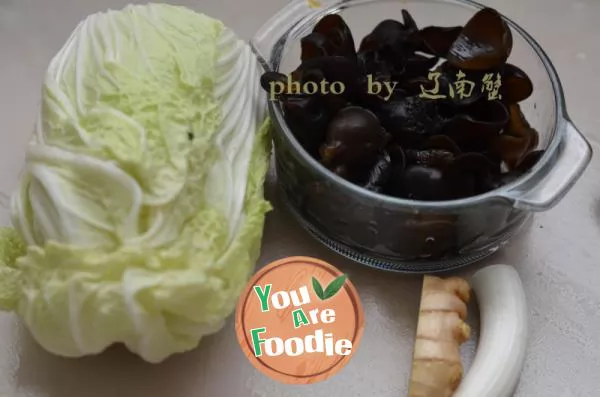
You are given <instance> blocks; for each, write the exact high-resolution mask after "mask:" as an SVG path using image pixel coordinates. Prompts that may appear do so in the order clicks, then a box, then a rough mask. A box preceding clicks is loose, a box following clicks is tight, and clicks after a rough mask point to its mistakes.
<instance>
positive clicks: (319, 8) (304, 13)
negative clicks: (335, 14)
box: [250, 0, 348, 70]
mask: <svg viewBox="0 0 600 397" xmlns="http://www.w3.org/2000/svg"><path fill="white" fill-rule="evenodd" d="M347 1H348V0H291V1H290V2H289V3H288V4H287V5H286V6H285V7H283V8H282V9H281V10H280V11H279V12H278V13H277V14H275V15H273V16H272V17H271V18H270V19H269V20H268V21H267V22H265V24H264V25H263V26H262V27H261V28H260V29H259V30H258V32H256V34H255V35H254V37H253V38H252V39H251V40H250V47H252V50H253V51H254V54H255V55H256V56H257V57H258V59H259V61H260V63H261V65H262V66H263V68H265V70H271V69H272V65H271V58H272V55H273V54H274V53H275V52H276V51H281V50H283V45H282V44H283V42H284V41H285V39H286V38H287V35H288V34H289V33H290V32H292V31H293V30H294V28H296V27H297V26H304V21H309V20H311V19H314V22H315V23H316V22H317V20H318V18H319V17H321V16H322V15H324V14H327V13H328V12H330V11H331V10H332V9H333V10H335V8H336V6H340V5H342V4H343V3H346V2H347Z"/></svg>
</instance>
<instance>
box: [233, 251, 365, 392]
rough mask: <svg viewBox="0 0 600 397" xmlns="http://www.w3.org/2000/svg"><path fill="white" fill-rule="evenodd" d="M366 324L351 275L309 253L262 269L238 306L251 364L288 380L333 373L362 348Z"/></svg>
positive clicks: (240, 334)
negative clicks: (349, 277)
mask: <svg viewBox="0 0 600 397" xmlns="http://www.w3.org/2000/svg"><path fill="white" fill-rule="evenodd" d="M363 329H364V314H363V309H362V305H361V303H360V299H359V296H358V293H357V292H356V289H355V288H354V286H353V285H352V283H351V282H350V280H349V279H348V277H347V276H346V275H345V274H343V273H342V272H340V271H339V270H338V269H336V268H335V267H334V266H332V265H330V264H328V263H326V262H323V261H321V260H318V259H314V258H308V257H291V258H285V259H281V260H278V261H276V262H273V263H271V264H269V265H267V266H266V267H264V268H262V269H261V270H260V271H259V272H258V273H256V274H255V275H254V277H252V279H251V280H250V282H249V283H248V286H247V287H246V289H245V291H244V292H243V293H242V295H241V297H240V300H239V303H238V306H237V311H236V333H237V338H238V341H239V343H240V345H241V346H242V350H243V351H244V353H245V354H246V356H247V357H248V359H249V360H250V362H251V363H252V365H254V367H256V368H257V369H258V370H259V371H261V372H262V373H264V374H265V375H267V376H269V377H271V378H273V379H275V380H277V381H279V382H283V383H288V384H309V383H315V382H319V381H323V380H326V379H328V378H330V377H331V376H333V375H335V374H336V373H337V372H339V371H340V370H341V369H342V368H343V367H344V366H345V365H346V364H347V363H348V362H349V361H350V358H351V357H352V355H353V354H354V352H355V351H356V349H357V348H358V345H359V343H360V339H361V337H362V333H363Z"/></svg>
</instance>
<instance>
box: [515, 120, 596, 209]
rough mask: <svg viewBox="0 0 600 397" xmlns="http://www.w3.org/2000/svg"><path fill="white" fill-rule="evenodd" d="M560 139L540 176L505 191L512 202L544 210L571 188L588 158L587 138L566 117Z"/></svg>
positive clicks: (517, 206) (586, 164)
mask: <svg viewBox="0 0 600 397" xmlns="http://www.w3.org/2000/svg"><path fill="white" fill-rule="evenodd" d="M561 128H563V129H564V133H563V134H562V135H563V139H562V142H560V144H559V147H558V150H557V153H556V154H555V156H556V157H555V159H554V161H553V162H552V163H551V164H548V167H547V169H546V170H545V171H546V172H545V173H544V174H543V176H542V178H541V179H539V180H537V181H534V182H531V183H530V184H527V186H526V187H525V188H519V189H518V190H517V189H515V190H513V191H510V192H509V193H508V194H506V196H505V198H508V199H509V200H510V201H512V202H513V206H514V207H515V208H518V209H522V210H526V211H545V210H548V209H550V208H552V207H553V206H555V205H556V204H558V202H559V201H560V200H561V199H562V198H563V197H564V196H565V195H566V194H567V193H568V192H569V190H571V188H572V187H573V185H574V184H575V182H577V180H578V179H579V177H580V176H581V175H582V174H583V172H584V171H585V169H586V167H587V166H588V164H589V163H590V160H591V158H592V148H591V146H590V144H589V142H588V141H587V140H586V139H585V137H584V136H583V135H582V134H581V132H580V131H579V130H578V129H577V127H575V125H574V124H573V122H572V121H571V120H569V119H568V118H566V119H565V120H564V122H563V125H562V127H561Z"/></svg>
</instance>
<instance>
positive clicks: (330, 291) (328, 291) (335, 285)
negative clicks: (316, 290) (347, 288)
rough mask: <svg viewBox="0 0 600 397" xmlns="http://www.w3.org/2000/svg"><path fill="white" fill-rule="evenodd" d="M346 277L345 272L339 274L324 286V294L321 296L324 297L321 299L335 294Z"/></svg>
mask: <svg viewBox="0 0 600 397" xmlns="http://www.w3.org/2000/svg"><path fill="white" fill-rule="evenodd" d="M347 279H348V276H346V275H345V274H342V275H341V276H339V277H338V278H336V279H335V280H333V281H332V282H331V284H329V285H328V286H327V288H325V294H324V296H323V298H324V299H323V300H327V299H329V298H333V297H334V296H335V294H337V293H338V292H339V290H340V289H342V287H343V286H344V283H345V282H346V280H347Z"/></svg>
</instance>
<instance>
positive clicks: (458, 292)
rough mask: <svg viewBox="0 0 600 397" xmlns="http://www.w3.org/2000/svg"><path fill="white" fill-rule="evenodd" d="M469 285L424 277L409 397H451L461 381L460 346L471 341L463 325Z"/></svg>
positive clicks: (461, 280) (457, 280)
mask: <svg viewBox="0 0 600 397" xmlns="http://www.w3.org/2000/svg"><path fill="white" fill-rule="evenodd" d="M470 295H471V287H470V286H469V283H468V282H467V281H465V280H463V279H461V278H458V277H451V278H448V279H442V278H439V277H434V276H425V278H424V280H423V290H422V292H421V304H420V309H419V320H418V324H417V337H416V341H415V348H414V353H413V363H412V372H411V377H410V385H409V390H408V396H409V397H451V396H452V395H453V394H454V392H455V391H456V389H457V388H458V386H459V384H460V382H461V380H462V377H463V366H462V362H461V357H460V346H461V345H462V344H463V343H465V342H466V341H467V340H469V338H470V337H471V329H470V328H469V326H468V325H467V324H466V323H465V321H464V320H465V319H466V317H467V303H468V302H469V299H470Z"/></svg>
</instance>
